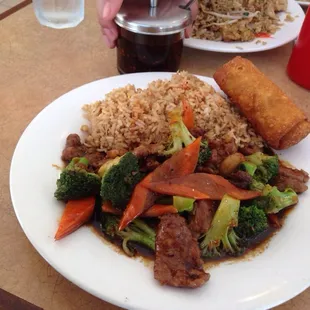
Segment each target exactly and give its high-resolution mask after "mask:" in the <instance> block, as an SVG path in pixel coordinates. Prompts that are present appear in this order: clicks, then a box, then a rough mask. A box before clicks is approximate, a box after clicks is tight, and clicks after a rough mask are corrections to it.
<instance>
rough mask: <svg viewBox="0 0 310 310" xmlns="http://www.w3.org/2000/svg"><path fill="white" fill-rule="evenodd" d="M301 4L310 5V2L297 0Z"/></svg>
mask: <svg viewBox="0 0 310 310" xmlns="http://www.w3.org/2000/svg"><path fill="white" fill-rule="evenodd" d="M297 2H298V3H299V4H300V5H301V6H310V2H307V1H297Z"/></svg>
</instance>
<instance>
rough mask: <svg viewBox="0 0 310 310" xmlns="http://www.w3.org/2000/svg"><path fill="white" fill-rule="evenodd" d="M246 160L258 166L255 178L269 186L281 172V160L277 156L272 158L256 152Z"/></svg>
mask: <svg viewBox="0 0 310 310" xmlns="http://www.w3.org/2000/svg"><path fill="white" fill-rule="evenodd" d="M246 160H247V161H249V162H250V163H252V164H255V165H256V166H257V169H256V170H255V172H254V175H253V177H254V178H255V179H256V180H257V181H259V182H262V183H264V184H267V183H268V182H269V181H270V180H271V179H272V178H273V177H275V176H276V175H277V174H278V172H279V159H278V156H277V155H274V156H270V155H266V154H264V153H262V152H256V153H254V154H252V155H249V156H247V157H246Z"/></svg>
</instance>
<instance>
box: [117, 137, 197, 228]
mask: <svg viewBox="0 0 310 310" xmlns="http://www.w3.org/2000/svg"><path fill="white" fill-rule="evenodd" d="M200 143H201V138H197V139H196V140H195V141H194V142H193V143H191V144H189V145H188V146H187V147H185V148H184V149H182V150H181V151H179V152H177V153H176V154H174V155H173V156H171V157H170V158H169V159H167V160H166V161H165V162H164V163H163V164H162V165H160V166H159V167H157V168H156V169H155V170H154V171H153V172H151V173H150V174H148V175H147V176H146V177H145V178H144V179H143V180H142V181H141V182H140V183H139V184H138V185H137V186H136V187H135V189H134V191H133V194H132V196H131V199H130V201H129V203H128V205H127V207H126V210H125V211H124V213H123V216H122V218H121V221H120V225H119V229H120V230H123V229H124V228H125V227H126V226H127V225H128V224H129V223H130V222H131V221H133V220H134V219H135V218H136V217H138V216H139V215H140V214H142V213H143V212H145V211H146V210H148V209H149V208H150V207H151V206H152V205H153V204H154V202H155V200H156V197H157V195H155V194H154V193H153V192H152V191H150V190H149V189H147V188H146V185H147V184H149V183H151V182H159V181H164V180H171V179H174V178H178V177H182V176H185V175H188V174H191V173H193V172H194V170H195V168H196V166H197V161H198V155H199V150H200Z"/></svg>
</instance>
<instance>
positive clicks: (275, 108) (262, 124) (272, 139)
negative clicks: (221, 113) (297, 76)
mask: <svg viewBox="0 0 310 310" xmlns="http://www.w3.org/2000/svg"><path fill="white" fill-rule="evenodd" d="M214 79H215V81H216V82H217V84H218V85H219V86H220V88H221V89H222V90H223V92H224V93H225V94H226V95H227V96H228V97H229V99H230V100H231V102H232V103H233V104H235V105H237V106H238V107H239V109H240V111H241V112H242V114H243V115H244V116H245V117H246V118H247V119H248V121H249V122H250V123H251V124H252V126H253V127H254V129H255V130H256V132H257V133H258V134H259V135H261V136H262V138H263V139H264V140H265V141H266V142H267V143H268V144H269V145H270V146H271V147H272V148H274V149H278V150H281V149H286V148H289V147H290V146H292V145H294V144H297V143H298V142H300V140H302V139H303V138H305V137H306V136H307V135H308V134H309V132H310V123H309V122H308V120H307V118H306V115H305V114H304V112H303V111H302V110H301V109H299V108H298V107H297V106H296V105H295V104H294V103H293V102H292V101H291V100H290V98H289V97H288V96H287V95H286V94H285V93H284V92H283V91H282V90H281V89H280V88H279V87H278V86H277V85H275V84H274V83H273V82H272V81H270V80H269V79H268V78H267V77H266V76H265V75H264V74H263V73H262V72H261V71H259V70H258V68H257V67H255V66H254V64H253V63H252V62H250V61H249V60H247V59H244V58H242V57H240V56H238V57H235V58H234V59H232V60H231V61H230V62H228V63H226V64H225V65H223V66H222V67H221V68H220V69H218V70H217V71H216V72H215V74H214Z"/></svg>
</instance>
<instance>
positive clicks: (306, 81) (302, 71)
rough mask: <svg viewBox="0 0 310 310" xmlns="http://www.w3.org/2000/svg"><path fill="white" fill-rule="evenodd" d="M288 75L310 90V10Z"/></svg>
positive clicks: (293, 54)
mask: <svg viewBox="0 0 310 310" xmlns="http://www.w3.org/2000/svg"><path fill="white" fill-rule="evenodd" d="M287 73H288V75H289V77H290V78H291V80H293V81H294V82H295V83H297V84H299V85H300V86H302V87H304V88H307V89H310V8H308V11H307V14H306V18H305V20H304V23H303V26H302V28H301V31H300V34H299V37H298V39H297V41H296V44H295V46H294V48H293V52H292V55H291V58H290V60H289V63H288V65H287Z"/></svg>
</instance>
